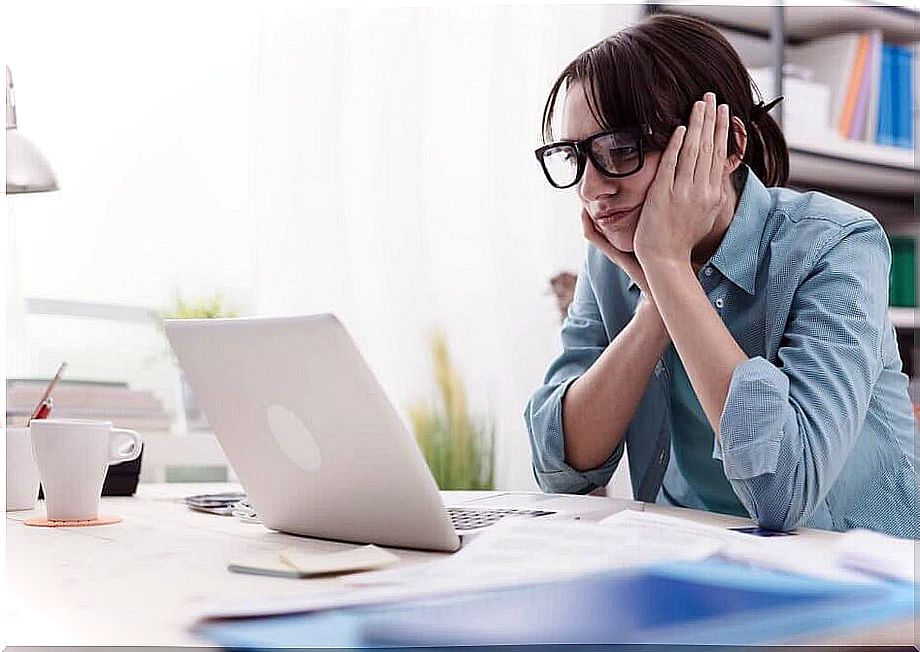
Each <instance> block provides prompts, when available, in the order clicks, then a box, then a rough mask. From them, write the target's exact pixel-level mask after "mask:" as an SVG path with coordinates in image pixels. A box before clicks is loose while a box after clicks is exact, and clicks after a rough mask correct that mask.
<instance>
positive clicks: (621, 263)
mask: <svg viewBox="0 0 920 652" xmlns="http://www.w3.org/2000/svg"><path fill="white" fill-rule="evenodd" d="M581 227H582V231H583V232H584V235H585V238H586V239H587V240H588V242H590V243H591V244H593V245H594V246H595V247H597V248H598V249H600V250H601V251H603V252H604V254H605V255H606V256H607V258H609V259H610V262H612V263H613V264H614V265H616V266H617V267H619V268H620V269H622V270H623V271H624V272H626V274H627V275H628V276H629V278H631V279H632V280H633V282H634V283H635V284H636V285H638V286H639V289H640V290H642V294H644V295H645V298H646V299H648V300H649V301H652V295H651V293H650V292H649V291H648V283H647V282H646V280H645V272H643V271H642V265H640V264H639V259H638V258H636V255H635V254H633V253H630V252H627V251H620V250H619V249H617V248H616V247H614V246H613V245H612V244H610V241H609V240H607V238H606V237H604V234H603V233H601V232H600V231H598V230H597V227H595V226H594V221H593V220H592V219H591V216H590V215H588V211H586V210H585V209H584V208H582V209H581Z"/></svg>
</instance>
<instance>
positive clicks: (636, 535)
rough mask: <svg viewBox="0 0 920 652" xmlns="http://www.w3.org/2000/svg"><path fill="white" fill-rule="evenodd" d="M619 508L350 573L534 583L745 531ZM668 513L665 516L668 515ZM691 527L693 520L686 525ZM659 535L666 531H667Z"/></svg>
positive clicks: (497, 532) (679, 554)
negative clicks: (414, 562)
mask: <svg viewBox="0 0 920 652" xmlns="http://www.w3.org/2000/svg"><path fill="white" fill-rule="evenodd" d="M649 516H652V515H650V514H645V513H643V512H634V511H624V512H620V513H619V514H616V515H614V516H612V517H610V518H608V519H605V520H604V521H601V522H599V523H592V522H579V521H571V520H550V519H539V518H534V519H508V520H505V521H503V522H501V523H498V524H496V525H493V526H491V527H490V528H489V529H488V530H485V531H484V532H483V533H482V534H480V535H478V536H477V537H476V538H474V539H473V540H472V541H471V542H470V543H468V544H466V545H465V546H464V547H463V548H461V549H460V551H459V552H457V553H456V554H454V555H452V556H451V557H449V558H446V559H443V560H438V561H434V562H429V563H427V564H422V565H418V566H411V567H408V568H405V569H394V570H390V571H382V572H377V573H367V574H364V575H362V576H361V577H355V578H354V580H353V582H354V583H355V584H357V585H361V586H380V585H387V584H389V585H404V586H409V585H411V584H414V583H418V582H424V583H426V584H427V585H429V586H431V585H438V586H440V587H442V588H443V589H445V590H448V589H449V590H451V591H453V590H458V589H470V588H487V587H497V586H506V585H513V584H520V583H522V582H539V581H545V580H549V579H557V578H562V577H567V576H572V575H581V574H585V573H590V572H594V571H600V570H610V569H617V568H630V567H638V566H646V565H649V564H654V563H658V562H665V561H692V560H698V559H704V558H705V557H708V556H710V555H712V554H714V553H716V552H718V551H719V550H720V549H721V548H722V547H723V546H724V543H725V541H726V540H732V539H734V538H735V537H743V536H744V535H741V534H737V533H735V532H728V531H724V530H720V529H718V528H711V530H712V531H707V530H706V528H705V526H701V527H702V528H703V529H698V528H696V529H695V528H692V527H690V528H683V529H682V528H681V525H682V524H683V523H685V522H684V521H681V520H680V519H671V520H673V521H675V523H674V524H670V527H664V529H665V530H667V532H666V533H663V532H662V526H661V525H660V522H659V521H657V520H654V519H658V518H661V517H654V519H653V520H650V521H649V523H651V524H646V523H647V520H648V519H647V517H649ZM665 518H666V517H665ZM690 525H693V524H690ZM664 534H667V536H665V535H664Z"/></svg>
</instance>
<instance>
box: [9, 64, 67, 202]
mask: <svg viewBox="0 0 920 652" xmlns="http://www.w3.org/2000/svg"><path fill="white" fill-rule="evenodd" d="M57 189H58V182H57V177H55V176H54V170H52V169H51V166H50V165H49V164H48V161H47V159H45V157H44V156H42V153H41V152H40V151H39V149H38V147H36V146H35V144H34V143H32V141H31V140H29V139H28V138H26V137H25V136H23V135H22V134H21V133H19V130H18V129H17V128H16V97H15V95H14V94H13V75H12V73H10V67H9V66H7V67H6V194H8V195H14V194H18V193H26V192H47V191H49V190H57Z"/></svg>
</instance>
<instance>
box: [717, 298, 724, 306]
mask: <svg viewBox="0 0 920 652" xmlns="http://www.w3.org/2000/svg"><path fill="white" fill-rule="evenodd" d="M724 304H725V302H724V301H722V298H721V297H719V298H718V299H716V308H721V307H722V306H723V305H724Z"/></svg>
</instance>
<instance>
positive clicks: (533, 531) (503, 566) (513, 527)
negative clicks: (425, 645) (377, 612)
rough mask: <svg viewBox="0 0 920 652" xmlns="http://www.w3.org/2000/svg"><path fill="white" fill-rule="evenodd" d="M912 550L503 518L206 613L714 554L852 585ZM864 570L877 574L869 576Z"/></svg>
mask: <svg viewBox="0 0 920 652" xmlns="http://www.w3.org/2000/svg"><path fill="white" fill-rule="evenodd" d="M893 545H897V546H900V547H898V548H897V549H898V550H899V551H901V552H900V553H899V557H898V559H899V560H901V561H898V560H894V561H892V560H891V559H890V558H889V557H888V556H887V551H888V550H891V549H892V546H893ZM873 550H874V551H876V552H875V553H874V554H873V552H872V551H873ZM908 550H909V551H910V552H909V553H908ZM912 551H913V542H911V541H904V540H899V539H894V538H892V537H886V536H884V535H879V534H875V533H865V532H861V531H857V532H852V533H848V534H846V535H844V536H843V537H840V538H839V539H837V541H836V542H835V543H834V544H831V545H824V542H823V541H815V540H813V539H809V538H808V537H779V538H768V539H765V538H760V537H754V536H751V535H749V534H742V533H739V532H734V531H732V530H727V529H723V528H720V527H715V526H710V525H702V524H698V523H694V522H691V521H688V520H685V519H680V518H675V517H671V516H662V515H658V514H652V513H648V512H636V511H631V510H627V511H623V512H619V513H617V514H615V515H613V516H611V517H608V518H606V519H604V520H602V521H600V522H585V521H572V520H553V519H507V520H505V521H502V522H500V523H498V524H496V525H494V526H491V527H490V528H488V529H487V530H485V531H483V533H482V534H480V535H479V536H478V537H476V538H474V539H473V540H472V541H471V542H469V543H468V544H466V545H465V546H464V547H463V548H462V549H461V550H460V551H459V552H457V553H455V554H453V555H451V556H449V557H444V558H441V559H438V560H436V561H432V562H427V563H422V564H416V565H413V566H407V567H404V568H395V569H391V570H384V571H376V572H371V573H364V574H360V575H355V576H345V577H343V578H342V580H341V582H342V585H340V586H339V587H337V588H336V589H333V590H329V591H323V592H319V593H312V594H305V595H302V596H295V597H284V598H278V599H270V598H269V599H266V598H265V597H259V598H257V599H255V600H251V601H236V602H233V603H226V602H224V603H215V604H212V605H210V606H209V607H208V608H207V609H206V610H204V611H203V612H201V613H200V617H201V618H225V617H246V616H257V615H270V614H285V613H298V612H309V611H318V610H324V609H331V608H337V607H344V606H353V605H367V604H375V603H386V602H394V601H403V600H409V599H413V598H421V597H427V596H432V595H438V594H450V593H455V592H458V591H470V590H483V589H495V588H501V587H508V586H515V585H522V584H535V583H541V582H546V581H552V580H559V579H565V578H571V577H574V576H580V575H586V574H589V573H595V572H600V571H608V570H617V569H628V568H637V567H648V566H651V565H655V564H661V563H665V562H693V561H700V560H703V559H706V558H713V557H717V558H721V559H726V560H730V561H732V562H735V563H738V562H742V563H743V564H745V565H746V566H749V567H761V568H766V569H770V570H773V571H776V570H779V571H785V572H791V573H795V574H799V575H805V576H809V577H812V578H817V579H820V580H830V581H837V582H844V583H846V584H867V583H874V582H877V580H878V576H879V575H881V576H885V577H897V578H901V579H906V580H912V570H913V565H912V563H911V564H910V565H909V569H910V572H909V573H908V572H906V568H908V567H905V565H904V560H906V559H907V558H908V557H907V555H908V554H910V555H912ZM911 560H912V557H911ZM867 570H868V571H871V576H867V575H866V574H865V571H867ZM858 571H862V572H858Z"/></svg>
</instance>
